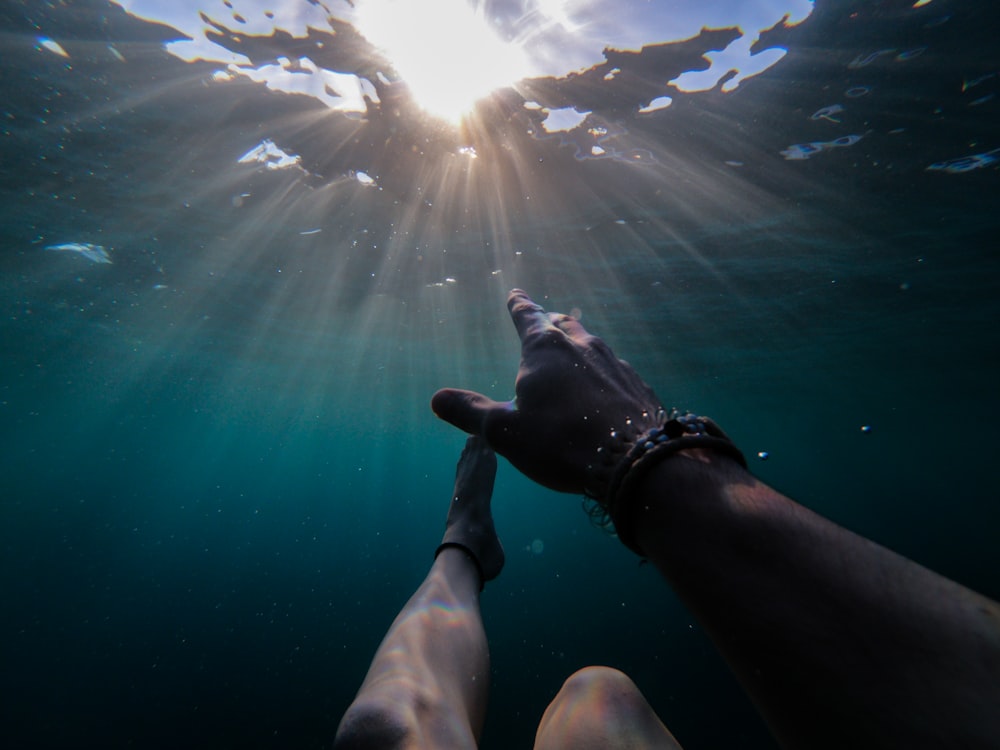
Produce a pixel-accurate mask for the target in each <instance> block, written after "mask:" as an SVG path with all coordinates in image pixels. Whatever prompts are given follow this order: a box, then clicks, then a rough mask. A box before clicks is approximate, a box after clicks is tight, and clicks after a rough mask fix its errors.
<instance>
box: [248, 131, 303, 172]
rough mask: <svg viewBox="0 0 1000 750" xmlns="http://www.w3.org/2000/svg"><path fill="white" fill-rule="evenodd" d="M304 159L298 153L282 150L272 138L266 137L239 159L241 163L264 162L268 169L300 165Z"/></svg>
mask: <svg viewBox="0 0 1000 750" xmlns="http://www.w3.org/2000/svg"><path fill="white" fill-rule="evenodd" d="M301 160H302V158H301V157H300V156H298V155H297V154H289V153H286V152H284V151H282V150H281V148H279V147H278V146H277V145H276V144H275V142H274V141H272V140H271V139H270V138H265V139H264V140H263V141H261V142H260V143H258V144H257V145H256V146H254V147H253V148H252V149H250V150H249V151H247V152H246V153H245V154H243V156H241V157H240V158H239V159H237V160H236V161H237V163H239V164H252V163H254V162H256V163H258V164H263V165H264V166H265V167H267V168H268V169H287V168H289V167H297V166H299V162H300V161H301Z"/></svg>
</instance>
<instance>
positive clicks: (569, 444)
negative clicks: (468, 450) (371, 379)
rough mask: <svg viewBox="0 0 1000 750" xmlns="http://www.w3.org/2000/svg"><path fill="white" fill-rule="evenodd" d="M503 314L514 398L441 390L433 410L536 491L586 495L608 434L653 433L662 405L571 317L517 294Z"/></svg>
mask: <svg viewBox="0 0 1000 750" xmlns="http://www.w3.org/2000/svg"><path fill="white" fill-rule="evenodd" d="M507 308H508V310H509V311H510V316H511V319H512V321H513V322H514V326H515V328H516V329H517V332H518V335H519V336H520V338H521V365H520V368H519V370H518V374H517V380H516V382H515V392H516V399H515V400H514V401H510V402H500V401H493V400H492V399H490V398H488V397H486V396H483V395H481V394H478V393H473V392H472V391H463V390H458V389H454V388H446V389H443V390H441V391H438V392H437V393H436V394H434V398H433V400H432V401H431V407H432V408H433V409H434V412H435V413H436V414H437V415H438V416H439V417H441V418H442V419H444V420H445V421H447V422H450V423H451V424H453V425H455V426H456V427H458V428H459V429H461V430H464V431H465V432H468V433H471V434H473V435H482V436H484V437H485V438H486V439H487V440H488V441H489V443H490V445H491V446H492V447H493V449H494V450H495V451H496V452H497V453H499V454H500V455H502V456H504V457H505V458H506V459H507V460H509V461H510V462H511V463H512V464H513V465H514V466H515V467H516V468H518V469H519V470H520V471H521V472H523V473H524V474H525V475H527V476H528V477H530V478H531V479H534V480H535V481H536V482H538V483H539V484H543V485H545V486H546V487H550V488H551V489H554V490H558V491H561V492H575V493H583V492H584V491H585V490H587V489H589V485H590V484H593V483H594V482H595V481H596V482H597V484H600V483H601V478H599V477H596V475H595V471H598V470H599V469H601V468H602V467H598V466H595V459H596V457H597V456H598V449H599V448H600V447H601V446H603V445H605V444H606V443H607V441H608V438H609V435H610V434H611V433H612V431H616V433H618V434H621V435H623V436H625V437H627V438H630V437H634V436H635V435H637V434H640V433H642V432H644V431H646V430H648V429H649V428H651V427H653V426H655V425H656V424H658V423H659V422H661V421H662V417H661V414H660V410H661V405H660V401H659V399H658V398H657V397H656V394H655V393H654V392H653V389H652V388H650V387H649V386H648V385H646V383H645V382H643V380H642V378H640V377H639V375H638V374H636V372H635V370H633V369H632V368H631V367H630V366H629V364H628V363H627V362H624V361H622V360H620V359H618V358H617V357H616V356H615V355H614V353H613V352H612V351H611V349H610V348H609V347H608V345H607V344H605V343H604V342H603V341H602V340H601V339H599V338H598V337H596V336H592V335H591V334H589V333H587V331H586V330H585V329H584V327H583V326H582V325H581V324H580V322H579V321H577V320H576V319H575V318H572V317H570V316H569V315H560V314H558V313H547V312H545V310H543V309H542V308H541V307H539V306H538V305H537V304H535V303H534V302H533V301H532V300H531V299H530V298H529V297H528V295H527V294H525V293H524V292H523V291H521V290H519V289H515V290H513V291H512V292H511V293H510V295H509V297H508V299H507Z"/></svg>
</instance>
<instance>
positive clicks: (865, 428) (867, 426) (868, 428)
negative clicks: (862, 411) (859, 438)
mask: <svg viewBox="0 0 1000 750" xmlns="http://www.w3.org/2000/svg"><path fill="white" fill-rule="evenodd" d="M861 431H862V432H863V433H865V434H866V435H867V434H868V433H869V432H871V431H872V426H871V425H870V424H863V425H861Z"/></svg>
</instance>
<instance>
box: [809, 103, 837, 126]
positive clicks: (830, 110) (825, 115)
mask: <svg viewBox="0 0 1000 750" xmlns="http://www.w3.org/2000/svg"><path fill="white" fill-rule="evenodd" d="M843 111H844V108H843V107H842V106H841V105H839V104H831V105H830V106H828V107H822V108H820V109H817V110H816V111H815V112H813V113H812V114H811V115H810V116H809V119H810V120H829V121H830V122H836V123H839V122H840V120H838V119H837V118H836V117H834V115H837V114H840V113H841V112H843Z"/></svg>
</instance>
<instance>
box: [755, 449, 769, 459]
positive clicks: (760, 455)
mask: <svg viewBox="0 0 1000 750" xmlns="http://www.w3.org/2000/svg"><path fill="white" fill-rule="evenodd" d="M770 457H771V454H770V453H768V452H767V451H757V458H759V459H760V460H761V461H766V460H767V459H769V458H770Z"/></svg>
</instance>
